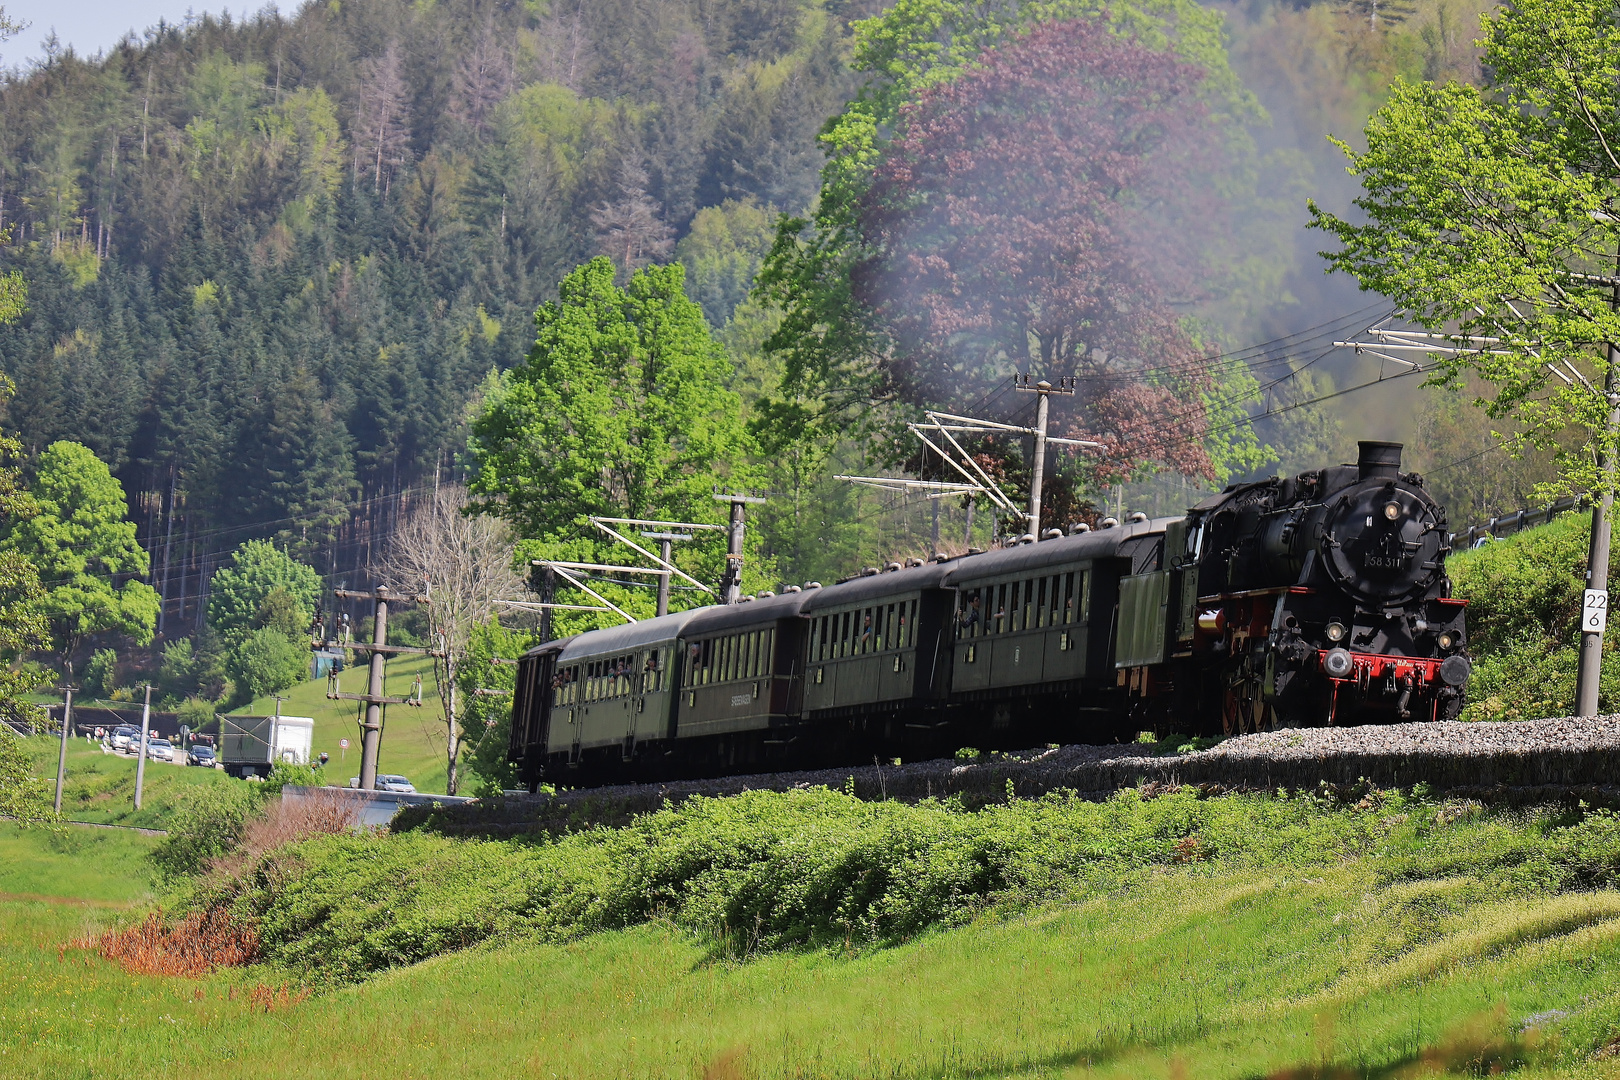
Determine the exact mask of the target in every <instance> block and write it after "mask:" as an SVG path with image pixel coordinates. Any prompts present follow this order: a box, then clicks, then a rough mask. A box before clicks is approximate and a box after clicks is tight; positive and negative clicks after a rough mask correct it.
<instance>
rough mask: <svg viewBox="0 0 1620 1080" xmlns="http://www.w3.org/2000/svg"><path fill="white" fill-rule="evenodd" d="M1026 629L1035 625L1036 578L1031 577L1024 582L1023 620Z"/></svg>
mask: <svg viewBox="0 0 1620 1080" xmlns="http://www.w3.org/2000/svg"><path fill="white" fill-rule="evenodd" d="M1021 621H1022V623H1023V626H1024V629H1025V630H1028V629H1030V628H1031V627H1033V626H1034V625H1035V579H1034V578H1030V579H1029V580H1028V581H1026V582H1024V616H1023V619H1022V620H1021Z"/></svg>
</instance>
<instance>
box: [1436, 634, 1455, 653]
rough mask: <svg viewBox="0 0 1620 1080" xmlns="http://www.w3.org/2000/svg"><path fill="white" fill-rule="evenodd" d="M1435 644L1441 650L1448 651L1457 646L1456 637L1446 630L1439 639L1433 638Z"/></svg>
mask: <svg viewBox="0 0 1620 1080" xmlns="http://www.w3.org/2000/svg"><path fill="white" fill-rule="evenodd" d="M1435 644H1436V645H1439V646H1440V647H1441V648H1442V649H1449V648H1451V647H1452V646H1453V645H1455V644H1457V635H1455V634H1453V633H1452V632H1451V631H1450V630H1447V631H1445V632H1444V633H1442V634H1441V635H1440V636H1439V637H1437V638H1435Z"/></svg>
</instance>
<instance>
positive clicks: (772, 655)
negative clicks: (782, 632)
mask: <svg viewBox="0 0 1620 1080" xmlns="http://www.w3.org/2000/svg"><path fill="white" fill-rule="evenodd" d="M775 645H776V627H774V626H773V627H771V628H770V629H769V630H767V631H765V640H764V644H763V645H762V647H761V649H760V662H759V666H760V669H761V671H760V673H761V674H763V675H770V674H773V673H774V672H775V670H776V648H775Z"/></svg>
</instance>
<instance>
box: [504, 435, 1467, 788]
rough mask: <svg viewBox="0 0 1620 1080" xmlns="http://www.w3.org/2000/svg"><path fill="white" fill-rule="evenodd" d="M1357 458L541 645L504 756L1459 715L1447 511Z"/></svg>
mask: <svg viewBox="0 0 1620 1080" xmlns="http://www.w3.org/2000/svg"><path fill="white" fill-rule="evenodd" d="M1360 449H1361V453H1360V459H1359V461H1358V462H1357V464H1355V465H1344V466H1337V467H1330V468H1325V469H1320V470H1317V471H1314V472H1307V473H1302V474H1300V475H1298V476H1293V477H1289V478H1286V479H1282V478H1272V479H1269V480H1264V481H1260V482H1257V483H1248V484H1238V485H1233V486H1231V487H1229V488H1227V489H1226V490H1225V491H1223V492H1221V493H1220V494H1218V495H1214V496H1212V497H1210V498H1208V499H1206V500H1205V501H1203V502H1201V503H1199V504H1198V505H1197V506H1194V507H1193V508H1192V509H1191V510H1189V511H1188V513H1187V514H1186V516H1184V517H1172V518H1160V519H1156V520H1148V519H1147V517H1146V516H1145V515H1141V514H1133V515H1131V517H1130V519H1129V520H1127V521H1125V522H1115V521H1114V520H1113V519H1111V518H1110V519H1105V520H1104V521H1103V522H1101V523H1100V526H1099V527H1098V528H1096V529H1090V528H1088V527H1086V526H1084V525H1077V526H1074V527H1072V528H1071V529H1070V530H1069V532H1068V533H1067V534H1066V535H1065V534H1063V533H1061V532H1060V531H1059V530H1055V529H1054V530H1050V531H1049V532H1048V533H1047V534H1046V535H1045V537H1043V538H1041V539H1039V540H1037V539H1036V538H1035V537H1033V536H1027V535H1026V536H1024V537H1022V538H1021V542H1019V543H1017V544H1015V545H1013V546H1010V547H1002V548H997V549H995V550H992V551H969V553H968V554H966V555H962V556H955V557H947V556H938V557H936V558H935V559H934V560H932V561H928V562H924V561H923V560H918V559H913V560H908V561H907V562H906V563H904V564H902V563H890V564H889V565H888V566H887V567H885V568H882V569H879V568H876V567H872V568H868V569H867V570H866V571H865V572H864V573H862V574H861V575H858V576H856V577H853V578H850V579H846V580H844V581H842V582H839V583H838V584H836V585H831V586H828V587H826V588H822V587H820V586H819V585H818V584H817V583H814V582H812V583H810V584H809V585H807V586H804V587H803V588H800V587H798V586H789V587H787V588H786V589H785V590H784V591H783V593H782V594H781V595H773V594H771V593H764V594H761V595H760V596H758V597H756V598H753V599H746V598H745V601H744V602H742V603H738V604H732V605H726V606H720V607H705V608H698V609H696V610H692V611H684V612H679V613H676V614H670V615H664V616H660V617H658V618H654V619H647V620H644V621H641V622H635V623H630V624H627V625H624V626H618V627H614V628H612V629H608V630H596V631H591V632H589V633H584V634H578V635H575V636H573V637H569V638H565V639H562V640H558V641H552V642H548V643H547V644H544V645H541V646H539V647H537V648H535V649H532V650H530V651H529V652H528V653H527V654H526V655H525V656H524V657H523V658H522V661H521V663H520V666H519V670H518V685H517V691H516V694H515V697H514V699H513V714H512V735H511V743H510V746H509V753H510V757H511V759H512V760H513V761H514V762H515V763H517V764H518V765H519V767H520V770H521V774H522V777H523V781H524V783H525V784H526V785H528V786H529V787H530V788H531V789H533V788H535V787H536V786H538V785H539V784H540V783H542V782H549V783H556V784H564V785H568V786H590V785H595V784H602V783H610V782H632V781H647V780H656V779H669V778H693V777H702V776H712V775H724V774H727V773H736V772H758V771H773V770H782V769H804V768H816V767H823V766H830V765H840V764H858V763H861V762H870V761H871V760H872V759H873V758H874V757H881V758H885V759H886V758H889V757H893V756H896V755H902V756H905V757H908V758H919V757H925V756H936V755H939V754H942V753H944V754H948V753H950V752H951V751H952V750H954V749H956V748H958V747H961V746H973V747H977V748H981V749H992V748H1003V749H1011V748H1018V747H1026V746H1031V745H1037V744H1039V743H1043V742H1071V743H1072V742H1093V743H1095V742H1108V741H1112V740H1114V739H1118V738H1128V737H1130V736H1131V735H1133V734H1134V733H1135V732H1136V731H1137V730H1140V729H1141V728H1143V727H1152V728H1156V729H1162V730H1175V731H1181V732H1190V733H1214V732H1226V733H1238V732H1248V731H1258V730H1265V729H1269V728H1273V727H1278V726H1300V725H1310V724H1333V723H1343V722H1347V721H1350V720H1354V721H1356V722H1367V721H1375V722H1376V721H1380V720H1387V721H1395V720H1404V719H1422V720H1432V719H1451V718H1455V716H1456V715H1457V713H1458V711H1459V710H1460V709H1461V707H1462V703H1463V692H1464V688H1465V686H1466V684H1467V681H1468V676H1469V673H1470V663H1469V660H1468V654H1467V647H1466V646H1467V638H1466V634H1465V631H1464V626H1463V601H1461V600H1457V599H1453V598H1451V597H1450V595H1449V592H1450V582H1449V581H1448V579H1447V577H1446V573H1445V557H1446V555H1447V553H1448V552H1449V550H1450V543H1449V533H1448V531H1447V524H1446V518H1445V511H1444V509H1443V508H1442V507H1440V506H1439V504H1437V503H1436V502H1435V500H1434V499H1433V498H1432V497H1431V496H1430V495H1429V493H1428V492H1427V491H1425V490H1424V487H1423V480H1422V478H1421V477H1420V476H1417V475H1416V474H1412V473H1402V472H1401V471H1400V458H1401V446H1400V444H1398V443H1384V442H1363V443H1361V444H1360Z"/></svg>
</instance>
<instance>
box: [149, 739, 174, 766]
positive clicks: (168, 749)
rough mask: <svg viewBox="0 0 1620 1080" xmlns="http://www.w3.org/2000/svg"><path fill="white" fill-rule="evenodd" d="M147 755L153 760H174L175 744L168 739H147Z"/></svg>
mask: <svg viewBox="0 0 1620 1080" xmlns="http://www.w3.org/2000/svg"><path fill="white" fill-rule="evenodd" d="M146 756H147V757H149V758H151V759H152V760H153V761H173V760H174V744H173V743H172V742H170V741H169V740H168V739H148V740H146Z"/></svg>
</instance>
